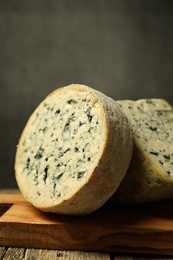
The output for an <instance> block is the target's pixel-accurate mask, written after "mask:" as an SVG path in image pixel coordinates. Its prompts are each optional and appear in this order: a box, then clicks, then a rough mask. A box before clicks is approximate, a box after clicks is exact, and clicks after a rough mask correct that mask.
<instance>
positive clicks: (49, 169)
mask: <svg viewBox="0 0 173 260" xmlns="http://www.w3.org/2000/svg"><path fill="white" fill-rule="evenodd" d="M131 155H132V136H131V131H130V128H129V125H128V121H127V118H126V117H125V115H124V114H123V113H122V112H121V110H120V109H119V106H118V105H117V104H116V102H115V101H113V100H112V99H111V98H109V97H106V96H105V95H104V94H102V93H100V92H98V91H96V90H94V89H92V88H89V87H87V86H84V85H77V84H72V85H70V86H67V87H64V88H60V89H58V90H56V91H54V92H53V93H51V94H50V95H49V96H48V97H47V98H46V99H45V100H44V101H43V102H42V103H41V104H40V105H39V106H38V108H37V109H36V110H35V111H34V113H33V114H32V115H31V117H30V119H29V120H28V123H27V125H26V127H25V129H24V131H23V133H22V136H21V138H20V141H19V145H18V149H17V153H16V162H15V170H16V180H17V183H18V186H19V188H20V190H21V192H22V194H23V195H24V197H25V198H26V200H28V201H29V202H31V203H32V204H33V205H34V206H36V207H37V208H40V209H42V210H43V211H51V212H55V213H59V214H69V215H82V214H88V213H91V212H93V211H94V210H96V209H98V208H99V207H101V206H102V205H103V204H104V203H105V202H106V201H107V200H108V199H109V198H110V197H111V196H112V194H113V193H114V192H115V191H116V189H117V188H118V186H119V184H120V182H121V181H122V179H123V178H124V176H125V173H126V171H127V168H128V165H129V162H130V159H131Z"/></svg>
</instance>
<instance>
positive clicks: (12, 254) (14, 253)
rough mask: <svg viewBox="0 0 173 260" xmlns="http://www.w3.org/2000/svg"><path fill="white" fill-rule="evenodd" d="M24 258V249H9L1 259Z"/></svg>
mask: <svg viewBox="0 0 173 260" xmlns="http://www.w3.org/2000/svg"><path fill="white" fill-rule="evenodd" d="M24 256H25V249H24V248H11V247H9V248H8V249H7V251H6V253H5V255H4V257H3V258H2V259H3V260H11V259H16V260H23V259H24Z"/></svg>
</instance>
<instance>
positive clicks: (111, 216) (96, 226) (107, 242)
mask: <svg viewBox="0 0 173 260" xmlns="http://www.w3.org/2000/svg"><path fill="white" fill-rule="evenodd" d="M11 196H12V197H11V199H10V195H8V196H7V204H8V203H9V202H10V201H13V203H14V204H13V205H12V206H11V207H10V208H9V209H8V210H7V211H6V212H5V213H4V214H3V215H2V216H1V217H0V246H13V247H23V248H42V249H59V250H75V251H76V250H77V251H83V250H84V251H105V252H120V253H143V254H162V255H173V207H172V206H171V205H172V203H173V202H172V201H165V202H160V203H154V204H150V205H145V206H138V207H129V208H125V207H120V206H117V207H116V208H113V207H110V206H108V205H107V206H105V207H103V208H102V209H100V210H98V211H96V212H95V213H93V214H90V215H88V216H85V217H69V216H60V215H55V214H48V213H44V212H41V211H40V210H38V209H36V208H34V207H33V206H32V205H31V204H29V203H27V202H25V201H24V199H23V198H22V197H20V196H19V195H17V196H18V197H16V198H15V196H16V195H11ZM5 197H6V196H5V194H0V205H4V204H5Z"/></svg>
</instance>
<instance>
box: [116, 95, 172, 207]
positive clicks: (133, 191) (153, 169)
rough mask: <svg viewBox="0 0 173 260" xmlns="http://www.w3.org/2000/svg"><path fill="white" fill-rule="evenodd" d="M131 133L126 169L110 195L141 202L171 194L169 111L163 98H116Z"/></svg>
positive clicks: (170, 108)
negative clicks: (136, 99)
mask: <svg viewBox="0 0 173 260" xmlns="http://www.w3.org/2000/svg"><path fill="white" fill-rule="evenodd" d="M118 103H119V106H120V108H121V109H122V111H123V112H124V113H125V114H126V116H127V117H128V120H129V124H130V126H131V129H132V132H133V141H134V150H133V156H132V160H131V163H130V167H129V169H128V172H127V174H126V176H125V178H124V180H123V182H122V183H121V185H120V187H119V189H118V191H117V192H116V193H115V194H114V196H113V197H112V199H113V200H116V201H119V202H121V203H144V202H149V201H157V200H163V199H168V198H172V197H173V110H172V106H171V105H170V104H169V103H168V102H167V101H165V100H163V99H142V100H138V101H118Z"/></svg>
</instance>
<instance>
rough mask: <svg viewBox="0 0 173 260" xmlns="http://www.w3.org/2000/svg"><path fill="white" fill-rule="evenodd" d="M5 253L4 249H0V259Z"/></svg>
mask: <svg viewBox="0 0 173 260" xmlns="http://www.w3.org/2000/svg"><path fill="white" fill-rule="evenodd" d="M5 253H6V249H5V247H0V259H2V258H3V256H4V255H5Z"/></svg>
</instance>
